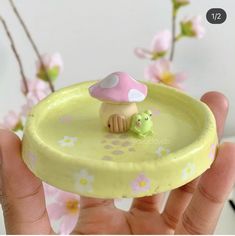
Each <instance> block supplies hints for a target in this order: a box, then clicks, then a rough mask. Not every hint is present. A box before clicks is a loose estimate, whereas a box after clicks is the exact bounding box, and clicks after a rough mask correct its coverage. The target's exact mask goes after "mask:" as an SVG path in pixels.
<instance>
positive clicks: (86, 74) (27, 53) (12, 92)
mask: <svg viewBox="0 0 235 236" xmlns="http://www.w3.org/2000/svg"><path fill="white" fill-rule="evenodd" d="M17 5H18V7H19V9H20V11H21V12H22V14H23V16H24V18H25V20H26V21H27V24H28V26H29V28H30V29H31V31H32V34H33V36H34V38H35V39H36V41H37V43H38V45H39V46H40V48H41V51H42V52H53V51H56V50H58V51H59V52H61V54H62V55H63V58H64V62H65V71H64V74H63V78H61V79H60V80H59V81H58V83H57V88H60V87H63V86H66V85H69V84H72V83H77V82H79V81H83V80H90V79H97V78H102V77H103V76H105V75H106V74H108V73H110V72H112V71H115V70H124V71H127V72H129V73H131V74H132V75H134V76H135V77H136V78H137V79H142V76H143V69H144V66H145V64H146V62H144V61H142V60H139V59H138V58H136V57H135V56H134V54H133V48H134V47H136V46H148V45H149V42H150V41H151V38H152V36H153V35H154V34H155V33H156V32H157V31H158V30H161V29H165V28H166V27H167V28H169V27H170V23H171V22H170V7H171V5H170V0H164V1H163V0H138V1H137V0H118V1H115V0H99V1H94V0H69V1H68V0H67V1H66V0H49V1H45V0H44V1H42V0H33V1H30V0H17ZM211 7H222V8H224V9H225V10H226V11H227V14H228V18H227V21H226V23H224V24H222V25H211V24H209V23H207V22H206V19H205V15H206V12H207V10H208V9H209V8H211ZM234 9H235V1H232V0H223V1H222V0H213V1H212V0H192V4H191V5H190V6H189V7H186V8H184V9H182V11H181V14H180V17H184V16H185V15H191V16H192V15H195V14H201V15H202V16H203V17H204V23H205V26H206V29H207V34H206V37H205V38H204V39H203V40H200V41H197V40H184V41H182V42H180V43H179V44H178V45H177V49H176V57H175V70H183V71H186V72H187V74H188V76H189V79H188V81H187V82H186V85H187V90H188V91H189V92H190V94H192V95H193V96H197V97H199V96H200V95H202V93H203V92H205V91H207V90H219V91H222V92H224V93H225V94H226V95H227V96H228V98H229V99H230V103H231V110H230V115H229V119H228V123H227V126H226V134H227V135H235V122H234V118H235V103H234V100H235V93H234V88H235V82H234V81H235V70H234V66H235V30H234V23H235V14H234ZM0 12H1V14H2V15H3V16H4V17H5V18H6V20H7V22H8V24H9V26H10V28H11V31H12V32H13V34H14V38H15V40H16V41H17V46H18V48H19V51H20V54H21V56H22V57H23V59H24V66H25V70H26V71H27V75H28V77H30V78H32V77H33V76H34V73H33V72H34V69H35V68H34V60H35V57H34V54H33V52H32V50H31V48H30V46H29V44H28V43H27V40H26V37H25V35H24V33H23V31H22V30H21V27H20V25H19V24H18V22H17V20H16V18H15V16H14V14H13V13H12V11H11V9H10V7H9V4H8V1H7V0H0ZM19 79H20V76H19V73H18V67H17V64H16V62H15V58H14V57H13V55H12V53H11V51H10V49H9V45H8V41H7V40H6V37H5V35H4V33H3V31H2V29H1V28H0V101H1V102H0V104H1V105H0V117H2V116H3V115H4V113H6V112H7V111H8V109H9V108H17V107H18V106H19V103H20V102H23V98H22V97H21V95H20V93H19Z"/></svg>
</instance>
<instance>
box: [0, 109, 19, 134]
mask: <svg viewBox="0 0 235 236" xmlns="http://www.w3.org/2000/svg"><path fill="white" fill-rule="evenodd" d="M0 126H1V127H2V128H5V129H9V130H13V131H17V130H20V129H23V126H22V123H21V117H20V115H19V114H17V113H16V112H14V111H9V112H8V114H7V115H6V116H5V117H4V118H3V123H2V124H1V125H0Z"/></svg>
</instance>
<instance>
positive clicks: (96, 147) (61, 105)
mask: <svg viewBox="0 0 235 236" xmlns="http://www.w3.org/2000/svg"><path fill="white" fill-rule="evenodd" d="M93 83H94V82H91V83H90V82H87V83H82V84H78V85H74V86H71V87H68V88H65V89H62V90H60V91H58V92H56V93H54V94H53V95H51V96H49V97H48V98H47V99H45V100H44V101H42V102H41V103H40V104H38V105H37V106H36V107H35V108H34V109H33V110H32V112H31V114H30V115H29V118H28V122H27V125H26V130H25V136H24V138H23V158H24V160H25V162H26V164H27V165H28V166H29V168H30V169H31V170H32V171H33V172H34V173H35V174H36V175H37V176H39V177H40V178H41V179H43V180H44V181H45V182H48V183H49V184H52V185H55V186H57V187H59V188H62V189H64V190H67V191H71V192H76V193H79V194H81V195H85V196H93V197H105V198H107V197H110V198H114V197H134V196H146V195H151V194H153V193H157V192H162V191H166V190H169V189H172V188H175V187H178V186H181V185H183V184H185V183H187V182H189V181H191V180H192V179H194V178H196V177H197V176H198V175H200V174H201V173H202V172H204V171H205V170H206V169H207V168H209V166H210V165H211V163H212V161H213V158H214V154H215V150H216V145H217V136H216V127H215V120H214V117H213V115H212V113H211V112H210V111H209V109H208V108H207V106H206V105H204V104H203V103H201V102H199V101H197V100H194V99H193V98H191V97H189V96H187V95H185V94H183V93H180V92H178V91H177V90H175V89H170V88H167V87H165V86H162V85H152V84H147V85H148V91H149V92H148V96H147V98H146V99H145V100H144V101H143V102H142V103H138V109H139V111H145V110H151V111H152V114H153V115H152V120H153V134H152V135H149V136H146V137H145V138H138V137H136V135H134V134H133V133H132V132H128V133H123V134H110V133H108V131H107V129H105V127H103V126H102V124H101V121H100V119H99V108H100V104H101V102H100V101H98V100H96V99H94V98H92V97H90V95H89V92H88V88H89V86H91V85H92V84H93Z"/></svg>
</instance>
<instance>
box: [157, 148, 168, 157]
mask: <svg viewBox="0 0 235 236" xmlns="http://www.w3.org/2000/svg"><path fill="white" fill-rule="evenodd" d="M169 153H170V149H169V148H164V147H162V146H160V147H159V148H158V149H157V151H156V154H157V156H158V157H163V156H166V155H168V154H169Z"/></svg>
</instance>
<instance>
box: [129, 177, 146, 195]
mask: <svg viewBox="0 0 235 236" xmlns="http://www.w3.org/2000/svg"><path fill="white" fill-rule="evenodd" d="M131 187H132V190H133V192H135V193H139V192H146V191H148V190H149V189H150V179H148V178H147V177H146V176H145V175H144V174H140V175H139V176H138V177H137V178H136V179H135V180H134V181H133V183H132V185H131Z"/></svg>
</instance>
